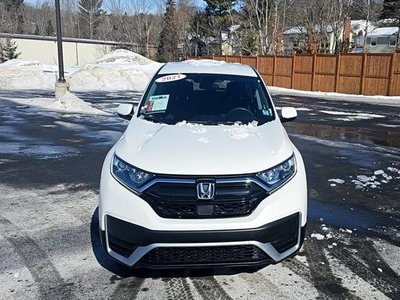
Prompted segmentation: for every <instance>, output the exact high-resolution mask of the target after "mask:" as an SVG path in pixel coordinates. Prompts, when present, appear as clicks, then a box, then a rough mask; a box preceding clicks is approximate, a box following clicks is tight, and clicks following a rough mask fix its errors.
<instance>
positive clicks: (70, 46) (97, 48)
mask: <svg viewBox="0 0 400 300" xmlns="http://www.w3.org/2000/svg"><path fill="white" fill-rule="evenodd" d="M0 39H2V38H0ZM12 40H13V41H15V42H16V44H17V45H18V49H17V51H18V52H21V55H20V56H19V57H18V58H21V59H25V60H34V61H39V62H41V63H43V64H57V43H56V42H55V41H47V40H31V39H20V38H12ZM110 51H111V46H110V45H100V44H88V43H82V42H63V53H64V65H65V66H67V67H72V66H80V65H83V64H86V63H88V62H91V61H93V60H95V59H97V58H99V57H101V56H103V55H104V54H106V53H109V52H110Z"/></svg>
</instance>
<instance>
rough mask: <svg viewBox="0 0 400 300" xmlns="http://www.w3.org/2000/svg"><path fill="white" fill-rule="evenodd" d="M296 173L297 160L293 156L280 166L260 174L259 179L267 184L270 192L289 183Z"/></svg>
mask: <svg viewBox="0 0 400 300" xmlns="http://www.w3.org/2000/svg"><path fill="white" fill-rule="evenodd" d="M295 173H296V158H295V156H294V154H293V155H292V156H291V157H289V158H288V159H287V160H285V161H283V162H282V163H280V164H279V165H277V166H275V167H273V168H270V169H268V170H265V171H262V172H260V173H258V174H257V177H258V178H260V179H261V180H262V181H263V182H264V183H266V185H267V186H268V190H270V191H273V190H276V189H277V188H279V187H280V186H282V185H283V184H284V183H286V182H287V181H289V180H290V179H291V178H292V177H293V176H294V174H295Z"/></svg>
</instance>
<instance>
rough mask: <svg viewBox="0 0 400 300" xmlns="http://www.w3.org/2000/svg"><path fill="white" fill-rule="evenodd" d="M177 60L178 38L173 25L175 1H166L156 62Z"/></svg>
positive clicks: (174, 24)
mask: <svg viewBox="0 0 400 300" xmlns="http://www.w3.org/2000/svg"><path fill="white" fill-rule="evenodd" d="M177 59H178V37H177V29H176V23H175V1H174V0H167V3H166V10H165V14H164V26H163V28H162V31H161V34H160V43H159V45H158V60H159V61H161V62H168V61H174V60H177Z"/></svg>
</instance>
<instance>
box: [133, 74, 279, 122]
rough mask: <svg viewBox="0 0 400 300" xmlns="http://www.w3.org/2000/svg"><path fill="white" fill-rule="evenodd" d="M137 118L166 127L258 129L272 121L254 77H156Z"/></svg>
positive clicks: (261, 85) (266, 98)
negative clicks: (236, 125)
mask: <svg viewBox="0 0 400 300" xmlns="http://www.w3.org/2000/svg"><path fill="white" fill-rule="evenodd" d="M138 116H139V117H142V118H145V119H147V120H150V121H153V122H160V123H167V124H176V123H178V122H182V121H186V122H191V123H200V124H233V123H236V122H241V123H243V124H246V123H249V122H253V121H256V122H257V124H258V125H261V124H263V123H265V122H268V121H271V120H273V119H274V118H275V116H274V112H273V109H272V105H271V101H270V99H269V97H268V94H267V93H266V91H265V88H264V86H263V84H262V82H261V81H260V79H259V78H258V77H249V76H238V75H221V74H169V75H165V74H163V75H158V76H156V77H155V78H154V79H153V81H152V83H151V84H150V88H149V89H148V90H147V92H146V94H145V95H144V101H142V104H141V106H140V108H139V114H138Z"/></svg>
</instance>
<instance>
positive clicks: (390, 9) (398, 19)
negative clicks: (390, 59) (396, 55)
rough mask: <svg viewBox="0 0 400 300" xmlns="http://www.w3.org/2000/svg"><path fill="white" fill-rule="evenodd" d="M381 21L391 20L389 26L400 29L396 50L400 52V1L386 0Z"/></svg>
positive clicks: (399, 30)
mask: <svg viewBox="0 0 400 300" xmlns="http://www.w3.org/2000/svg"><path fill="white" fill-rule="evenodd" d="M381 19H391V20H393V21H392V22H391V24H389V25H392V26H397V27H398V32H397V37H396V48H397V50H400V0H384V1H383V9H382V13H381Z"/></svg>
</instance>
